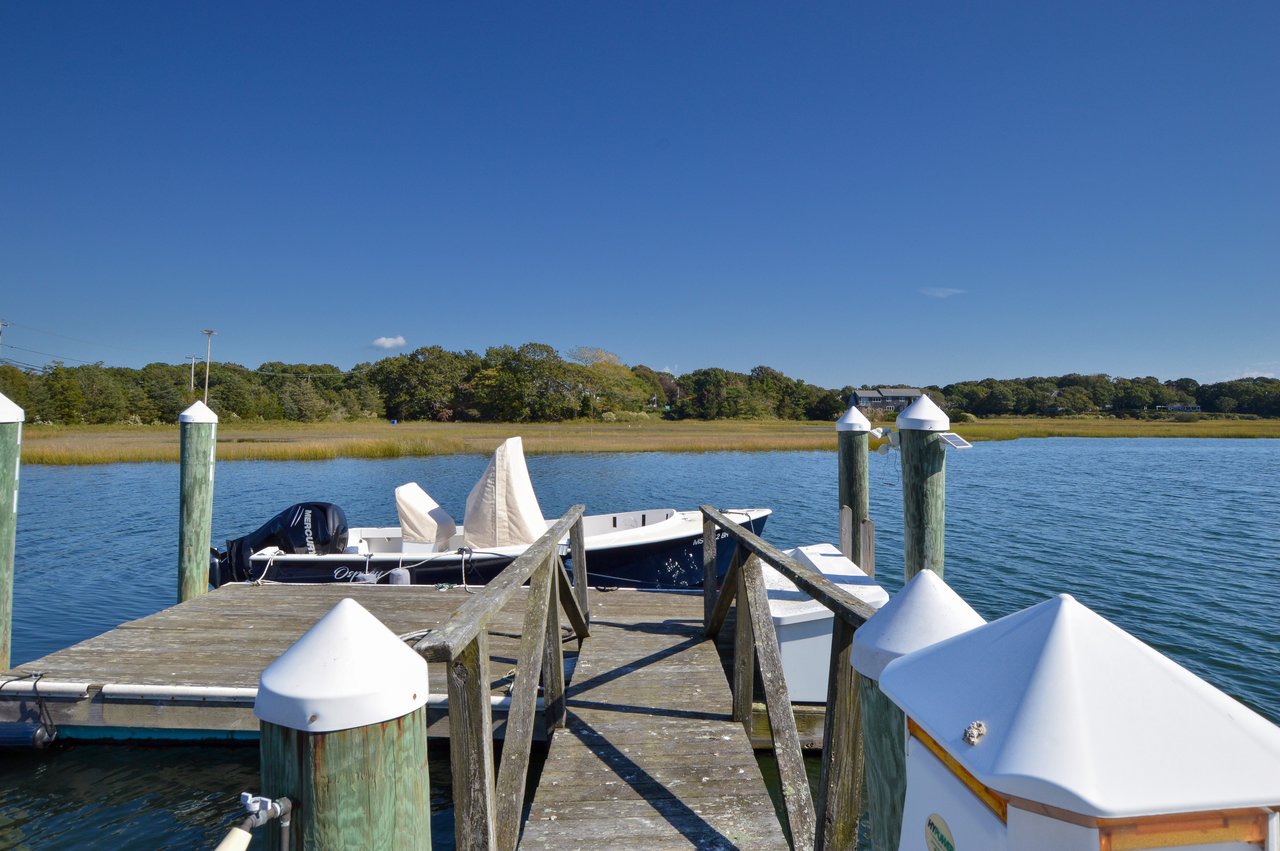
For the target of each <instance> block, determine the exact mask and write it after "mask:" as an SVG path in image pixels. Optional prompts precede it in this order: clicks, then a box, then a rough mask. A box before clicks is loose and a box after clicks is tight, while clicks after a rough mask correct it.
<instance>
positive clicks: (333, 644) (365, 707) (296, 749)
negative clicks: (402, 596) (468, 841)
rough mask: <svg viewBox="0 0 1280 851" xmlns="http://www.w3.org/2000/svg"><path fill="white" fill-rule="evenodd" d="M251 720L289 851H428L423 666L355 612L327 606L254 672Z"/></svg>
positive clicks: (270, 843) (349, 605)
mask: <svg viewBox="0 0 1280 851" xmlns="http://www.w3.org/2000/svg"><path fill="white" fill-rule="evenodd" d="M254 713H255V714H256V715H257V716H258V719H259V721H260V724H261V734H262V738H261V741H260V744H259V757H260V760H261V768H260V771H261V778H262V794H263V795H265V796H267V797H270V798H281V797H287V798H288V799H289V800H290V801H292V802H293V814H292V819H293V824H292V826H291V830H290V836H289V839H290V845H291V846H292V848H296V849H301V848H396V849H411V850H412V851H430V849H431V787H430V780H429V777H428V772H427V663H426V661H424V660H423V658H422V657H421V656H419V655H418V654H417V653H414V652H413V650H411V649H410V648H409V647H408V646H407V645H406V644H405V643H404V642H402V641H400V640H399V639H398V638H396V636H395V634H394V633H393V632H391V631H390V630H389V629H387V628H386V627H385V626H383V625H382V623H381V622H379V621H378V620H377V619H376V618H375V617H374V616H373V615H371V614H369V612H368V611H367V610H366V609H365V608H364V607H363V606H361V605H360V604H359V603H356V602H355V601H354V600H351V599H346V600H343V601H342V602H340V603H338V605H337V606H335V607H334V608H333V610H332V611H330V612H329V614H327V615H325V616H324V617H323V618H321V619H320V620H319V621H318V622H317V623H316V625H315V626H313V627H312V628H311V629H310V630H309V631H308V632H307V633H306V634H305V635H303V636H302V638H300V639H298V641H297V643H296V644H294V645H293V646H292V647H291V648H289V649H288V650H286V651H285V652H284V653H283V654H281V656H280V658H278V659H277V660H276V661H275V662H273V663H272V664H271V665H270V666H269V667H268V668H267V669H266V670H265V671H263V672H262V679H261V682H260V684H259V686H258V698H257V701H256V703H255V704H254ZM264 837H265V838H266V840H267V843H266V847H267V848H268V849H272V851H275V849H278V848H279V843H280V839H279V832H278V831H276V830H272V829H270V828H268V830H267V832H266V833H265V834H264Z"/></svg>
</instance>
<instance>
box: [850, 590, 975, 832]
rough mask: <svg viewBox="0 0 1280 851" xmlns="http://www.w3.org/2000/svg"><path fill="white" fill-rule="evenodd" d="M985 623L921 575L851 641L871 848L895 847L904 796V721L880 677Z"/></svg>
mask: <svg viewBox="0 0 1280 851" xmlns="http://www.w3.org/2000/svg"><path fill="white" fill-rule="evenodd" d="M983 623H985V621H983V619H982V616H981V615H979V614H978V613H977V612H975V611H974V610H973V608H972V607H970V606H969V604H968V603H966V602H965V601H964V600H963V599H961V597H960V596H959V595H958V594H956V592H954V591H952V590H951V588H950V587H949V586H948V585H947V584H946V583H945V582H943V581H942V580H941V579H939V578H938V576H937V574H934V573H933V572H932V571H921V572H920V574H918V575H917V576H916V577H915V578H914V579H911V580H910V581H908V582H907V584H906V586H905V587H904V588H903V589H902V590H901V591H899V592H898V593H897V594H896V595H894V596H893V597H892V598H891V599H890V600H889V602H888V603H885V605H884V606H883V608H881V609H880V611H879V612H877V613H876V616H875V617H874V618H871V619H870V620H869V621H867V623H866V624H865V625H863V626H862V627H861V628H859V629H858V631H857V633H856V634H855V635H854V638H853V652H852V654H851V657H850V661H851V663H852V670H854V671H856V672H857V676H858V699H859V703H860V705H861V715H862V719H861V720H862V732H863V742H864V744H865V745H866V777H867V804H868V806H867V811H868V813H869V818H870V833H871V847H872V848H897V847H898V842H899V839H900V835H901V829H902V808H903V803H904V801H905V800H906V794H907V767H906V760H907V757H906V740H905V738H904V737H905V728H906V719H905V718H904V717H903V714H902V710H900V709H898V707H897V706H895V705H894V704H893V702H892V701H891V700H889V698H887V697H886V696H885V695H884V693H883V692H881V691H880V685H879V682H880V673H881V672H882V671H883V670H884V668H885V666H886V665H888V664H889V663H890V662H891V661H893V660H894V659H896V658H898V657H899V656H903V655H906V654H907V653H910V652H912V651H914V650H919V649H920V648H922V647H928V646H929V645H931V644H935V643H937V642H939V641H942V640H943V639H945V638H950V637H951V636H953V635H958V634H960V633H962V632H966V631H968V630H970V629H973V628H974V627H977V626H981V625H982V624H983Z"/></svg>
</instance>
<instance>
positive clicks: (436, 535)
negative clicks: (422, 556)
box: [396, 482, 458, 552]
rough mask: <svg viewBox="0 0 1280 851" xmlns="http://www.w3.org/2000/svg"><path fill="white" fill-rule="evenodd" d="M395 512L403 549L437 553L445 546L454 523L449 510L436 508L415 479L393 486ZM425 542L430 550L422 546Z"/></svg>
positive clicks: (450, 535)
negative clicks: (394, 488)
mask: <svg viewBox="0 0 1280 851" xmlns="http://www.w3.org/2000/svg"><path fill="white" fill-rule="evenodd" d="M396 512H397V513H398V514H399V515H400V536H401V539H402V547H403V550H404V552H440V551H442V550H447V549H448V548H449V539H450V538H452V537H453V536H454V534H455V533H456V532H457V530H458V526H457V524H456V523H454V521H453V518H452V517H450V516H449V512H447V511H445V510H444V509H443V508H441V507H440V504H439V503H438V502H436V501H435V500H434V499H432V498H431V497H430V496H429V495H428V494H427V492H426V491H424V490H423V489H422V488H421V487H419V486H418V483H417V482H409V483H408V484H404V485H401V486H400V487H398V488H396ZM427 544H429V545H430V546H431V548H430V549H425V548H424V546H423V545H427Z"/></svg>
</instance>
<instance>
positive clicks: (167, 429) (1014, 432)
mask: <svg viewBox="0 0 1280 851" xmlns="http://www.w3.org/2000/svg"><path fill="white" fill-rule="evenodd" d="M955 430H956V431H957V432H959V433H960V434H962V435H964V436H965V437H966V438H968V439H969V440H973V441H982V440H1012V439H1014V438H1020V437H1280V420H1201V421H1199V422H1190V423H1178V422H1173V421H1167V420H1159V421H1153V420H1109V419H1084V418H1081V419H1052V420H1050V419H1012V418H1009V419H993V420H983V421H980V422H976V423H960V424H957V425H956V427H955ZM516 434H518V435H521V436H523V438H524V445H525V451H526V452H529V453H531V454H548V453H580V452H724V451H736V452H764V451H771V450H824V451H830V450H834V449H835V446H836V436H835V429H834V428H833V425H832V424H831V423H811V422H794V421H783V420H762V421H755V420H751V421H737V420H720V421H715V422H700V421H697V422H695V421H682V422H666V421H660V420H654V421H650V422H636V423H599V422H586V421H582V422H568V423H530V424H511V423H403V424H400V425H396V426H393V425H390V424H389V423H386V422H381V421H371V422H354V423H317V424H309V425H307V424H299V423H253V424H245V423H223V424H220V425H219V426H218V458H219V460H223V461H300V460H302V461H323V460H329V459H333V458H399V457H415V456H430V455H456V454H463V453H475V454H484V453H489V452H492V451H493V449H494V447H496V446H497V445H498V443H500V442H501V441H502V440H504V439H505V438H507V437H510V436H512V435H516ZM22 460H23V463H26V464H63V465H66V464H110V463H117V462H146V461H158V462H174V461H177V460H178V427H177V426H176V425H172V426H117V427H109V426H50V425H37V424H28V425H27V426H26V427H25V428H24V431H23V447H22Z"/></svg>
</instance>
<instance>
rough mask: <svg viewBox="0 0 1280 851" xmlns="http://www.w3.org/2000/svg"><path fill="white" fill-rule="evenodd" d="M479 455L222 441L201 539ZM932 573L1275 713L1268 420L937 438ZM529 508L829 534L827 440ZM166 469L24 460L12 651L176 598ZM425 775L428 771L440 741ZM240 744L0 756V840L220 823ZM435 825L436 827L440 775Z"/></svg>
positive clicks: (814, 537)
mask: <svg viewBox="0 0 1280 851" xmlns="http://www.w3.org/2000/svg"><path fill="white" fill-rule="evenodd" d="M486 462H487V459H484V458H480V457H477V456H455V457H448V458H433V459H397V460H388V461H354V460H340V461H331V462H280V463H243V462H242V463H223V464H221V465H220V466H219V467H218V471H217V475H218V479H217V483H216V487H215V492H216V498H215V506H214V518H213V531H214V539H215V540H218V541H221V540H223V539H225V538H228V537H234V536H238V535H241V534H244V533H245V532H248V531H251V530H252V529H254V528H257V526H258V525H260V524H261V523H262V522H264V521H265V520H266V519H268V518H269V517H270V516H272V515H274V514H275V513H276V512H278V511H280V510H281V509H283V508H285V507H286V506H288V505H290V504H292V503H294V502H297V501H300V500H303V499H318V500H327V501H331V502H336V503H338V504H339V505H342V506H343V507H344V508H345V509H346V511H347V515H348V518H349V519H350V520H351V521H352V523H353V524H355V525H394V524H395V523H396V516H395V500H394V497H393V489H394V488H395V486H396V485H399V484H403V483H404V482H406V481H411V480H412V481H417V482H418V483H419V484H421V485H422V486H423V487H424V488H425V489H426V490H427V491H428V492H429V493H430V494H431V495H432V496H434V497H435V498H436V499H438V500H440V501H441V503H442V504H443V505H444V507H445V508H446V509H447V510H448V511H449V512H450V513H451V514H453V515H454V516H455V517H461V516H462V514H463V504H464V502H465V500H466V494H467V492H468V490H469V489H470V487H471V485H472V483H473V482H474V481H475V480H476V479H477V478H478V477H479V475H480V473H481V472H482V471H483V469H484V466H485V464H486ZM871 462H872V463H871V488H872V496H871V513H872V517H873V518H874V519H875V520H876V522H877V545H876V555H877V567H878V574H879V576H880V577H881V579H882V581H883V582H884V584H885V585H886V586H887V587H889V589H890V590H891V591H896V590H897V588H898V587H899V586H900V585H901V576H902V504H901V496H900V494H901V488H900V484H901V481H900V476H899V471H898V466H897V456H896V455H894V454H891V455H888V456H884V457H879V456H872V459H871ZM947 465H948V470H947V472H948V477H947V478H948V481H947V500H948V512H947V517H948V523H947V560H946V576H947V580H948V582H950V583H951V585H952V586H953V587H954V588H955V589H956V590H957V591H958V592H959V593H960V594H961V595H962V596H964V597H965V599H967V600H968V601H969V602H970V604H972V605H973V606H974V607H975V608H976V609H977V610H978V611H979V612H981V613H982V614H983V615H984V616H985V617H987V618H989V619H991V618H996V617H1000V616H1003V615H1006V614H1009V613H1011V612H1013V611H1016V610H1018V609H1020V608H1023V607H1025V606H1028V605H1031V604H1033V603H1036V602H1039V601H1041V600H1043V599H1045V598H1046V597H1048V596H1050V595H1052V594H1055V593H1059V592H1066V593H1070V594H1072V595H1074V596H1075V597H1076V598H1077V599H1079V600H1080V601H1081V602H1083V603H1084V604H1085V605H1087V606H1089V607H1091V608H1093V609H1094V610H1095V611H1097V612H1099V613H1100V614H1102V615H1104V616H1105V617H1107V618H1109V619H1111V620H1112V621H1114V622H1115V623H1117V624H1119V625H1120V626H1121V627H1123V628H1124V629H1126V630H1128V631H1129V632H1131V633H1133V634H1134V635H1136V636H1138V637H1139V638H1141V639H1142V640H1144V641H1146V642H1148V643H1150V644H1152V645H1153V646H1155V647H1157V648H1158V649H1160V650H1161V651H1163V652H1165V653H1167V654H1169V655H1170V656H1172V657H1173V658H1174V659H1176V660H1177V661H1178V662H1180V663H1181V664H1183V665H1185V666H1187V667H1188V668H1190V669H1191V670H1192V671H1194V672H1195V673H1197V674H1199V675H1200V676H1202V677H1204V678H1205V679H1207V680H1208V681H1209V682H1211V683H1213V684H1214V685H1216V686H1218V687H1219V688H1221V689H1223V690H1224V691H1226V692H1227V693H1228V694H1231V695H1233V696H1235V697H1236V698H1238V699H1240V700H1241V701H1243V702H1244V703H1245V704H1247V705H1248V706H1250V707H1251V708H1253V709H1255V710H1257V711H1258V712H1261V713H1262V714H1263V715H1265V716H1267V717H1268V718H1270V719H1271V720H1273V721H1277V722H1280V676H1277V675H1278V674H1280V640H1278V639H1277V637H1276V636H1277V626H1278V623H1277V619H1278V615H1277V613H1278V612H1280V526H1278V525H1277V523H1276V519H1277V517H1280V490H1278V489H1277V488H1276V487H1275V484H1274V483H1276V482H1278V481H1280V441H1273V440H1248V441H1230V440H1135V439H1129V440H1099V439H1092V440H1088V439H1070V438H1059V439H1044V440H1022V441H1012V442H1006V443H986V444H981V445H979V446H978V447H977V448H976V449H974V450H972V451H968V452H951V453H950V455H949V458H948V462H947ZM529 468H530V473H531V476H532V478H533V482H534V485H535V487H536V488H537V490H538V493H539V497H540V499H541V503H542V508H543V512H544V514H546V515H547V516H548V517H551V516H555V515H559V514H560V513H562V512H563V511H564V510H565V509H566V508H568V507H569V506H570V505H571V504H573V503H575V502H583V503H585V504H586V505H587V509H588V511H590V512H591V513H599V512H605V511H620V510H628V509H635V508H646V507H676V508H688V507H693V506H696V505H698V504H701V503H710V504H713V505H717V506H720V507H744V506H756V505H767V506H771V507H772V508H773V509H774V511H775V513H774V516H773V517H772V518H770V520H769V524H768V526H767V527H766V534H765V537H767V538H768V539H769V540H771V541H773V542H774V543H776V544H779V545H781V546H795V545H799V544H808V543H815V542H819V541H835V540H836V537H837V529H838V525H837V516H836V510H835V506H836V462H835V455H834V453H824V452H777V453H759V454H754V453H752V454H744V453H733V452H728V453H715V454H706V455H668V454H657V453H655V454H639V455H574V456H546V457H531V458H530V459H529ZM177 493H178V468H177V466H176V465H165V464H127V465H125V464H122V465H113V466H107V467H71V468H55V467H26V468H24V469H23V471H22V493H21V500H20V504H19V517H18V546H17V559H16V578H15V592H14V614H15V624H14V649H13V657H14V662H15V664H17V663H21V662H24V661H28V660H30V659H34V658H37V657H39V656H43V655H45V654H47V653H51V652H53V651H55V650H58V649H61V648H63V647H66V646H68V645H70V644H73V643H75V642H76V641H80V640H82V639H85V638H89V637H92V636H94V635H97V634H99V633H101V632H103V631H104V630H107V629H110V628H111V627H113V626H115V625H117V624H118V623H120V622H122V621H125V620H129V619H132V618H136V617H141V616H143V615H146V614H149V613H151V612H154V611H156V610H158V609H161V608H163V607H165V606H168V605H171V604H172V603H173V602H174V599H175V594H176V584H177V580H176V563H177V518H178V506H177ZM431 770H432V777H433V782H435V781H441V782H444V781H447V772H448V769H447V758H446V757H444V755H443V754H439V753H436V754H435V761H433V764H432V766H431ZM256 775H257V752H256V750H255V749H253V748H251V747H250V748H243V747H242V748H182V749H177V750H174V749H143V748H132V747H130V748H118V747H79V748H72V749H70V750H64V751H61V752H57V753H52V754H21V755H15V754H12V753H10V754H3V755H0V847H8V846H14V845H26V846H29V847H71V846H76V845H84V844H89V843H93V842H98V843H101V844H107V845H111V846H127V845H133V846H136V847H151V848H161V847H172V848H178V847H190V846H192V845H199V844H210V845H211V844H216V841H217V839H218V838H220V836H221V834H222V832H223V831H224V830H225V828H226V827H227V826H229V825H230V824H232V823H233V822H234V821H235V820H236V819H237V818H238V814H237V813H236V809H237V806H238V804H237V797H238V794H239V792H240V791H242V790H244V789H256V786H257V778H256ZM433 809H434V810H435V811H436V818H434V819H433V822H434V823H435V831H434V832H435V833H436V834H437V838H438V841H439V844H440V845H441V846H443V845H445V844H447V843H448V841H449V834H450V831H451V828H450V824H451V822H450V820H449V819H450V814H449V811H448V801H447V790H446V789H444V787H443V786H441V787H440V788H438V789H437V795H436V801H435V805H434V806H433Z"/></svg>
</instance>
